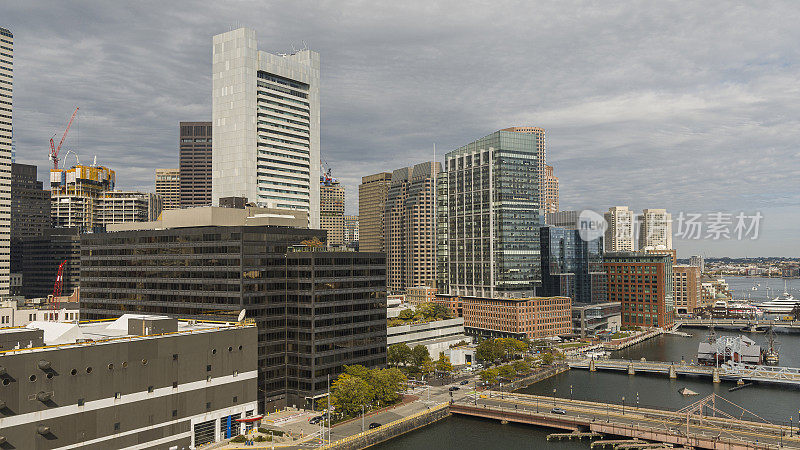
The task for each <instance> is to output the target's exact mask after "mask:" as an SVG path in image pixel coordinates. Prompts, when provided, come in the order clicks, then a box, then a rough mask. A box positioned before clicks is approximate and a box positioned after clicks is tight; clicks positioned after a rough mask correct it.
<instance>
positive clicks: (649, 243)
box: [639, 209, 672, 250]
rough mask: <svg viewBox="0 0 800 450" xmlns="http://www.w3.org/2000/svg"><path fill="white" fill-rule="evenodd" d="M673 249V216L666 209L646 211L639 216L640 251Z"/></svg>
mask: <svg viewBox="0 0 800 450" xmlns="http://www.w3.org/2000/svg"><path fill="white" fill-rule="evenodd" d="M647 248H654V249H656V250H664V249H666V250H670V249H672V214H670V213H668V212H667V210H666V209H644V210H642V215H641V216H639V250H645V249H647Z"/></svg>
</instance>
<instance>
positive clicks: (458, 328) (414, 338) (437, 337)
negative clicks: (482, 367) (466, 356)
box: [386, 317, 472, 359]
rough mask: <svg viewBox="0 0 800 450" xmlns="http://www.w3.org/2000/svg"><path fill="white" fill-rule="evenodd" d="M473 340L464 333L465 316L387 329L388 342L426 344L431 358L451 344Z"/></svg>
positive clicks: (434, 357) (411, 344)
mask: <svg viewBox="0 0 800 450" xmlns="http://www.w3.org/2000/svg"><path fill="white" fill-rule="evenodd" d="M465 341H466V342H467V343H469V342H472V338H470V337H468V336H467V335H466V334H464V318H463V317H456V318H454V319H445V320H434V321H430V322H425V323H415V324H410V325H400V326H396V327H389V328H387V329H386V344H387V345H388V346H392V345H395V344H406V345H408V346H409V347H412V348H413V347H415V346H417V345H424V346H425V347H427V348H428V353H429V354H430V355H431V358H433V359H436V358H437V357H438V356H439V353H440V352H444V351H446V350H448V349H449V348H450V346H453V345H456V344H459V343H462V342H465Z"/></svg>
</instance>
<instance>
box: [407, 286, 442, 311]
mask: <svg viewBox="0 0 800 450" xmlns="http://www.w3.org/2000/svg"><path fill="white" fill-rule="evenodd" d="M435 299H436V288H435V287H431V286H424V285H423V286H413V287H408V288H406V300H407V301H408V303H410V304H411V306H414V307H417V306H419V305H421V304H423V303H430V302H432V301H434V300H435Z"/></svg>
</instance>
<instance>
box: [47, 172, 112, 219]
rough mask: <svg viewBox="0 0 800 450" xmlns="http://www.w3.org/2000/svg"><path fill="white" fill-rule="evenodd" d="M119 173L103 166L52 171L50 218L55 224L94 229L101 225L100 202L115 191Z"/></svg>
mask: <svg viewBox="0 0 800 450" xmlns="http://www.w3.org/2000/svg"><path fill="white" fill-rule="evenodd" d="M115 184H116V173H115V172H114V171H113V170H111V169H109V168H107V167H103V166H97V167H95V166H83V165H76V166H73V167H72V168H70V169H51V170H50V217H51V220H52V222H53V226H54V227H58V228H78V229H80V230H82V231H91V230H93V229H94V228H95V227H97V226H98V223H97V203H98V202H99V199H100V197H101V195H102V194H103V193H105V192H107V191H112V190H114V186H115Z"/></svg>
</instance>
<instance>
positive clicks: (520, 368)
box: [511, 361, 531, 375]
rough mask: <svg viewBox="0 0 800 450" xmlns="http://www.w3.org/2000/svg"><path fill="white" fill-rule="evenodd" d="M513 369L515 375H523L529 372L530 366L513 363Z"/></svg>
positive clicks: (523, 363) (524, 363) (520, 362)
mask: <svg viewBox="0 0 800 450" xmlns="http://www.w3.org/2000/svg"><path fill="white" fill-rule="evenodd" d="M511 367H512V368H514V371H515V372H516V373H517V375H524V374H526V373H528V372H530V371H531V366H530V364H528V363H527V362H525V361H514V364H512V365H511Z"/></svg>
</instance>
